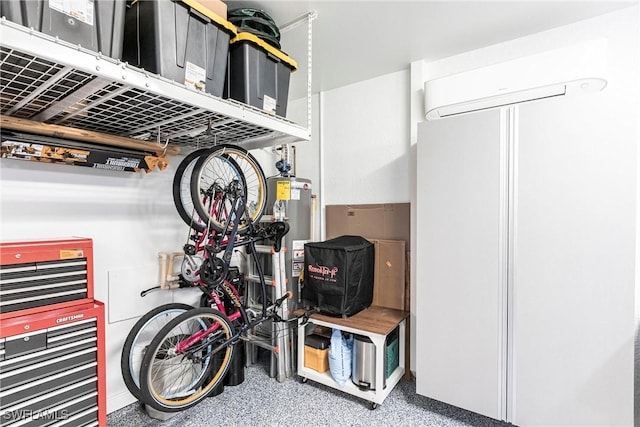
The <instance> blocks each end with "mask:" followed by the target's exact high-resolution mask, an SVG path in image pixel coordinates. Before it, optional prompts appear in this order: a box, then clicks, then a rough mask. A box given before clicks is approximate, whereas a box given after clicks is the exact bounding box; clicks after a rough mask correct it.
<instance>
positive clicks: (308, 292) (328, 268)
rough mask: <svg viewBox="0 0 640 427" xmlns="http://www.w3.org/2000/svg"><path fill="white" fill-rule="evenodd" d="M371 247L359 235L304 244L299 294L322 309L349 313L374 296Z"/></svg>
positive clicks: (365, 305)
mask: <svg viewBox="0 0 640 427" xmlns="http://www.w3.org/2000/svg"><path fill="white" fill-rule="evenodd" d="M374 255H375V252H374V247H373V243H371V242H369V241H368V240H366V239H365V238H363V237H360V236H341V237H336V238H335V239H331V240H326V241H324V242H313V243H307V244H305V245H304V270H305V274H304V288H302V298H303V299H304V300H305V301H306V303H307V304H308V305H310V306H312V307H316V308H317V309H318V310H319V311H320V312H321V313H323V314H328V315H331V316H351V315H353V314H356V313H357V312H359V311H361V310H364V309H365V308H367V307H369V306H370V305H371V301H372V300H373V267H374V266H373V264H374Z"/></svg>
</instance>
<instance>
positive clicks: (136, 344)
mask: <svg viewBox="0 0 640 427" xmlns="http://www.w3.org/2000/svg"><path fill="white" fill-rule="evenodd" d="M193 308H194V307H193V306H190V305H188V304H180V303H169V304H165V305H161V306H159V307H156V308H154V309H153V310H151V311H149V312H147V313H146V314H144V315H143V316H142V317H141V318H140V319H138V321H137V322H136V323H135V324H134V325H133V328H131V331H129V334H128V335H127V338H126V339H125V341H124V346H123V347H122V353H121V355H120V370H121V371H122V379H123V380H124V384H125V385H126V386H127V389H129V391H130V392H131V394H133V396H134V397H135V398H136V399H138V400H140V399H141V393H140V366H141V365H142V358H143V356H144V353H145V350H146V348H147V346H148V345H149V343H151V341H152V340H153V338H154V337H155V336H156V334H157V333H158V332H159V331H160V330H161V329H162V328H163V327H164V326H165V325H166V324H167V323H169V321H170V320H172V319H174V318H176V317H177V316H178V315H180V314H182V313H184V312H185V311H188V310H192V309H193Z"/></svg>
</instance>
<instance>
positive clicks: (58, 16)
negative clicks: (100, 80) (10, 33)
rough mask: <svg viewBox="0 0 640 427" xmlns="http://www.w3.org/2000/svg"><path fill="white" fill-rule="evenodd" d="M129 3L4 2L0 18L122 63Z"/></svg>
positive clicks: (100, 0)
mask: <svg viewBox="0 0 640 427" xmlns="http://www.w3.org/2000/svg"><path fill="white" fill-rule="evenodd" d="M125 10H126V1H125V0H85V1H78V2H66V1H61V0H58V1H52V0H2V1H0V15H2V16H4V17H6V18H7V19H8V20H9V21H12V22H15V23H17V24H20V25H24V26H25V27H29V28H33V29H34V30H37V31H40V32H41V33H45V34H49V35H51V36H56V37H58V38H60V39H61V40H64V41H67V42H69V43H73V44H79V45H81V46H82V47H84V48H87V49H90V50H93V51H96V52H102V53H103V54H104V55H107V56H110V57H112V58H116V59H120V57H121V55H122V39H123V29H124V16H125Z"/></svg>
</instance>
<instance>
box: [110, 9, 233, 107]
mask: <svg viewBox="0 0 640 427" xmlns="http://www.w3.org/2000/svg"><path fill="white" fill-rule="evenodd" d="M233 36H235V26H234V25H233V24H231V23H230V22H228V21H227V20H225V19H223V18H221V17H220V16H218V15H216V14H214V13H213V12H211V11H210V10H209V9H208V8H205V7H203V6H202V5H200V4H199V3H198V2H197V1H194V0H184V1H180V0H162V1H150V0H139V1H137V2H135V3H133V4H132V5H131V7H130V8H129V9H128V10H127V14H126V18H125V26H124V41H125V43H124V51H123V53H122V56H123V60H124V61H127V62H128V63H130V64H131V65H134V66H136V67H141V68H144V69H146V70H148V71H151V72H152V73H156V74H159V75H161V76H162V77H166V78H168V79H171V80H174V81H176V82H178V83H184V84H185V85H186V86H188V87H191V88H194V89H197V90H200V91H203V92H206V93H210V94H211V95H215V96H222V92H223V89H224V78H225V72H226V67H227V56H228V52H229V40H231V37H233Z"/></svg>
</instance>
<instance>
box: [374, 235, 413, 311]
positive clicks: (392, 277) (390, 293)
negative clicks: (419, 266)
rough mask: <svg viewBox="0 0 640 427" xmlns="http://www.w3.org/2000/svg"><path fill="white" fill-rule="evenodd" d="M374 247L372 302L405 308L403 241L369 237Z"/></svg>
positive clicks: (404, 254)
mask: <svg viewBox="0 0 640 427" xmlns="http://www.w3.org/2000/svg"><path fill="white" fill-rule="evenodd" d="M371 242H372V243H373V244H374V247H375V252H376V254H375V270H374V275H373V302H372V305H377V306H378V307H386V308H394V309H396V310H406V308H405V257H406V253H405V242H404V241H402V240H378V239H371Z"/></svg>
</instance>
